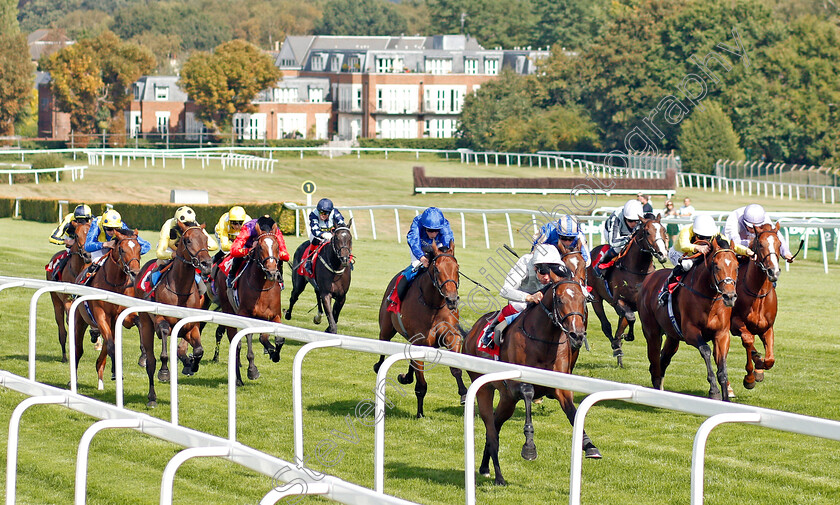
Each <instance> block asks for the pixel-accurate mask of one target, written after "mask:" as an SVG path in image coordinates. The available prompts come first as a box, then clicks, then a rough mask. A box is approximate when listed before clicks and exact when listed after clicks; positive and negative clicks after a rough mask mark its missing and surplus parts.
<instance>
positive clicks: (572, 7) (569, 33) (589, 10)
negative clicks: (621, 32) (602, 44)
mask: <svg viewBox="0 0 840 505" xmlns="http://www.w3.org/2000/svg"><path fill="white" fill-rule="evenodd" d="M609 5H610V2H609V0H534V13H535V14H536V15H537V19H538V21H537V25H536V30H535V33H536V38H535V39H534V41H533V45H535V46H539V47H546V48H548V47H551V46H553V45H555V44H557V45H558V46H560V47H565V48H566V49H569V50H578V49H581V48H583V47H585V46H586V45H588V44H589V43H590V42H592V41H593V40H594V39H595V38H596V37H597V36H598V35H599V34H600V33H601V30H602V29H603V28H604V27H605V26H607V24H608V20H609Z"/></svg>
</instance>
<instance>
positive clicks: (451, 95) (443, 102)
mask: <svg viewBox="0 0 840 505" xmlns="http://www.w3.org/2000/svg"><path fill="white" fill-rule="evenodd" d="M424 93H425V95H424V96H423V102H424V108H425V112H433V113H445V114H458V113H460V112H461V109H462V108H463V107H464V95H466V94H467V87H466V86H426V87H425V89H424Z"/></svg>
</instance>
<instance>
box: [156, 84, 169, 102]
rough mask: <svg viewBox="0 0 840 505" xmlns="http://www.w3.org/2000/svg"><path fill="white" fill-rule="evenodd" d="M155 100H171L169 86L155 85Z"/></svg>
mask: <svg viewBox="0 0 840 505" xmlns="http://www.w3.org/2000/svg"><path fill="white" fill-rule="evenodd" d="M155 100H163V101H166V100H169V86H160V85H158V84H155Z"/></svg>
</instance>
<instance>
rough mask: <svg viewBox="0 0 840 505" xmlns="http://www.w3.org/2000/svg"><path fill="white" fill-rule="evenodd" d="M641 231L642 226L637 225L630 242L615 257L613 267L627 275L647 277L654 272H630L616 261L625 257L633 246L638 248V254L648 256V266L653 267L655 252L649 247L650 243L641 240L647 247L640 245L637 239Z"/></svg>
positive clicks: (642, 229)
mask: <svg viewBox="0 0 840 505" xmlns="http://www.w3.org/2000/svg"><path fill="white" fill-rule="evenodd" d="M643 231H644V225H643V224H642V223H639V224H638V226H636V228H635V229H634V230H633V238H632V239H631V240H630V242H628V243H627V245H626V246H625V247H624V249H622V250H621V252H620V253H619V254H618V256H616V258H615V260H614V261H615V267H616V268H617V269H619V270H623V271H625V272H627V273H629V274H633V275H640V276H643V277H647V276H648V275H650V274H652V273H653V272H654V271H655V270H648V271H647V272H637V271H635V270H630V269H629V268H627V267H626V266H624V264H623V263H619V261H618V260H620V259H622V258H624V257H625V256H627V254H628V253H629V252H630V249H631V246H632V245H633V244H635V245H636V246H637V247H638V248H639V251H640V252H642V253H647V254H650V256H651V258H650V264H651V265H653V257H654V256H655V254H656V251H655V250H654V249H653V247H652V246H651V245H650V242H649V241H648V240H647V239H643V242H644V244H646V245H647V247H645V246H643V245H642V243H640V242H639V237H640V236H641V235H642V232H643ZM648 268H650V267H648Z"/></svg>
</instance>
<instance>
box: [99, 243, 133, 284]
mask: <svg viewBox="0 0 840 505" xmlns="http://www.w3.org/2000/svg"><path fill="white" fill-rule="evenodd" d="M111 251H119V249H117V248H116V247H115V248H114V249H112V250H111ZM113 254H114V253H113V252H109V253H108V256H107V257H106V258H105V261H104V264H103V265H102V278H103V280H104V281H105V282H106V283H107V284H108V288H112V287H115V286H122V285H123V284H126V283H127V281H128V276H127V275H126V274H125V272H124V271H123V269H122V268H120V265H119V263H117V261H115V260H114V258H113V256H112V255H113ZM108 288H105V289H108Z"/></svg>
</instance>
